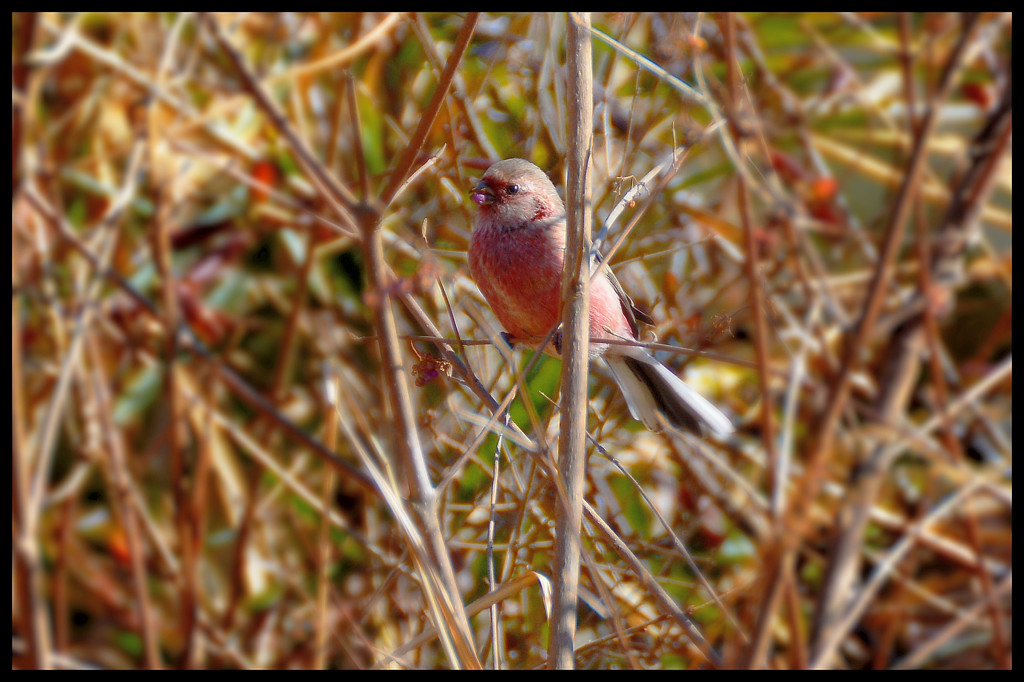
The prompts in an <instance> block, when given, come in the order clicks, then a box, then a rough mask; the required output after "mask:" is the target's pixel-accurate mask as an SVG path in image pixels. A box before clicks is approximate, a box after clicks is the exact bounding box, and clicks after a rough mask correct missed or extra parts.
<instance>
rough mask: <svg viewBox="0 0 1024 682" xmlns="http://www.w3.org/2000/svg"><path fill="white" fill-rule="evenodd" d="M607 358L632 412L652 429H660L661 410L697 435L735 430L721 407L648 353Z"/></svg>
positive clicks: (685, 429)
mask: <svg viewBox="0 0 1024 682" xmlns="http://www.w3.org/2000/svg"><path fill="white" fill-rule="evenodd" d="M605 357H606V359H607V360H608V367H609V368H610V369H611V371H612V376H613V377H614V378H615V383H617V384H618V385H619V388H620V389H621V390H622V395H623V396H624V397H625V398H626V404H627V405H628V406H629V412H630V414H632V415H633V417H634V418H635V419H638V420H640V421H642V422H643V423H644V425H645V426H646V427H647V428H649V429H651V430H652V431H660V430H661V422H660V421H659V420H658V413H659V412H660V413H661V414H662V415H663V416H664V417H665V420H666V421H667V422H668V423H669V424H672V425H673V426H675V427H677V428H680V429H682V430H684V431H690V432H692V433H695V434H698V435H700V434H701V433H702V431H703V429H704V428H707V429H709V430H711V431H713V432H714V433H717V434H718V435H721V436H725V435H728V434H730V433H732V432H733V430H734V429H733V425H732V422H731V421H729V418H728V417H726V416H725V415H724V414H722V412H721V410H719V409H718V408H717V407H715V406H714V405H712V404H711V403H710V402H708V400H707V399H705V398H704V396H702V395H701V394H700V393H697V391H695V390H693V389H692V388H690V387H689V386H687V385H686V384H685V383H683V380H682V379H680V378H679V377H677V376H676V375H675V374H673V372H672V370H670V369H669V368H668V367H666V366H665V365H663V364H661V363H660V362H658V361H657V360H656V359H655V358H654V356H652V355H650V354H649V353H647V352H643V353H642V354H641V353H636V354H631V355H617V356H610V357H609V356H605Z"/></svg>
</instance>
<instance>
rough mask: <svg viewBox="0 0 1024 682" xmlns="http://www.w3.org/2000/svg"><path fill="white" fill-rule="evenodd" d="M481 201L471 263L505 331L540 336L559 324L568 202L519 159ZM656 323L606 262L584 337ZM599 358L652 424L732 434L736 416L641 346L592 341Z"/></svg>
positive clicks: (499, 173) (488, 184) (635, 410)
mask: <svg viewBox="0 0 1024 682" xmlns="http://www.w3.org/2000/svg"><path fill="white" fill-rule="evenodd" d="M472 199H473V201H474V202H475V203H476V204H477V205H478V206H479V207H480V210H479V214H478V216H477V220H476V226H475V227H474V228H473V237H472V240H471V241H470V245H469V270H470V273H471V274H472V275H473V280H474V281H475V282H476V284H477V286H478V287H480V291H482V292H483V294H484V296H485V297H486V298H487V302H488V303H489V304H490V306H491V310H493V311H494V314H495V315H496V316H497V318H498V320H499V321H500V322H501V324H502V325H503V326H504V327H505V331H506V332H508V334H509V335H510V336H513V337H516V338H517V339H522V340H533V341H534V342H535V343H539V342H540V341H541V340H542V339H543V338H544V337H545V336H547V334H548V332H550V331H551V329H552V328H553V327H555V325H557V324H558V323H559V322H560V321H561V283H562V264H563V261H564V255H565V225H566V223H565V220H566V218H565V204H563V203H562V199H561V197H559V196H558V192H557V191H555V186H554V185H552V184H551V180H549V179H548V176H547V175H545V174H544V172H543V171H542V170H541V169H540V168H538V167H537V166H535V165H533V164H532V163H530V162H529V161H525V160H524V159H505V160H504V161H498V162H497V163H495V164H494V165H492V166H491V167H490V168H488V169H487V172H486V173H484V175H483V177H482V178H481V179H480V182H478V183H477V184H476V187H475V188H474V190H473V194H472ZM638 318H639V319H640V320H641V321H643V322H646V323H648V324H653V320H651V319H650V317H649V316H647V315H646V314H645V313H643V312H642V311H640V310H638V309H637V308H636V307H635V306H634V305H633V301H632V300H630V298H629V296H627V295H626V293H625V292H624V291H623V290H622V286H621V285H620V284H619V282H618V280H617V279H616V278H615V275H614V274H613V273H612V271H611V269H610V268H604V269H602V271H601V272H600V273H599V274H598V276H597V277H595V278H593V279H592V280H591V282H590V337H591V338H592V339H595V338H606V339H609V338H614V339H623V340H627V341H628V340H635V339H636V338H637V329H638V327H637V319H638ZM590 353H591V356H592V357H596V356H603V357H604V359H605V360H606V361H607V363H608V367H609V368H610V369H611V371H612V376H613V377H614V378H615V383H617V384H618V385H619V388H620V389H621V390H622V394H623V396H624V397H625V398H626V404H627V405H628V406H629V411H630V413H631V414H632V415H633V417H634V418H635V419H638V420H640V421H642V422H643V423H644V425H645V426H647V428H649V429H651V430H652V431H660V430H661V427H662V423H661V421H659V417H658V415H659V413H660V414H661V415H662V416H663V417H664V419H665V420H666V421H667V422H668V423H669V424H671V425H673V426H676V427H678V428H680V429H683V430H686V431H690V432H693V433H696V434H701V433H702V432H703V430H704V429H705V428H706V429H709V430H711V431H713V432H715V433H717V434H720V435H727V434H729V433H731V432H732V431H733V425H732V422H731V421H729V418H728V417H726V416H725V415H724V414H722V412H721V411H720V410H719V409H718V408H717V407H715V406H714V405H712V404H711V403H710V402H708V401H707V400H706V399H705V398H704V397H703V396H702V395H700V394H699V393H697V392H696V391H695V390H693V389H692V388H690V387H689V386H687V385H686V384H685V383H683V381H682V379H680V378H679V377H677V376H676V375H675V373H673V372H672V371H671V370H670V369H669V368H668V367H665V365H663V364H661V363H660V362H658V361H657V360H656V359H655V358H654V356H653V355H651V354H650V352H648V351H647V349H645V348H643V347H641V346H631V345H624V344H600V343H597V344H595V343H591V344H590Z"/></svg>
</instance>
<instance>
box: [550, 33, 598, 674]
mask: <svg viewBox="0 0 1024 682" xmlns="http://www.w3.org/2000/svg"><path fill="white" fill-rule="evenodd" d="M568 67H569V68H568V75H569V83H568V86H569V87H568V92H569V177H568V181H567V204H568V205H567V211H566V219H567V221H568V225H567V228H568V233H567V235H566V248H565V269H564V271H563V272H562V299H563V301H564V306H565V307H564V311H563V318H562V319H563V324H562V400H561V415H562V424H561V432H560V434H559V439H558V450H559V455H558V470H559V474H560V475H561V477H562V483H563V485H564V490H565V493H566V494H565V498H564V500H561V504H560V508H559V512H560V514H559V517H558V536H557V539H556V544H555V567H554V568H555V575H556V576H557V579H556V580H555V583H554V588H555V589H554V609H553V612H552V623H551V657H550V659H549V664H550V665H551V667H553V668H556V669H571V668H572V667H573V666H574V662H575V659H574V655H573V640H574V638H575V635H576V593H577V588H578V586H579V570H580V523H581V521H582V518H583V480H584V467H585V466H586V437H587V430H586V428H587V400H586V398H587V364H588V357H589V345H590V314H589V313H590V231H591V223H592V215H591V208H592V206H591V197H590V174H589V171H590V153H591V146H592V142H593V130H594V125H593V107H594V96H593V74H592V64H591V48H590V15H589V14H588V13H580V14H578V15H570V20H569V39H568Z"/></svg>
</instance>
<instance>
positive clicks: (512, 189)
mask: <svg viewBox="0 0 1024 682" xmlns="http://www.w3.org/2000/svg"><path fill="white" fill-rule="evenodd" d="M505 193H506V194H518V193H519V185H509V186H508V187H507V188H505Z"/></svg>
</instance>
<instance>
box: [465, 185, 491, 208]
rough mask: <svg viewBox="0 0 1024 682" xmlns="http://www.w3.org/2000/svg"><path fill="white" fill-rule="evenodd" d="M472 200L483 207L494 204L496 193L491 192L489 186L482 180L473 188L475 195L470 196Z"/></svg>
mask: <svg viewBox="0 0 1024 682" xmlns="http://www.w3.org/2000/svg"><path fill="white" fill-rule="evenodd" d="M470 198H471V199H472V200H473V201H474V202H476V204H477V205H478V206H483V205H484V204H493V203H494V192H493V191H492V190H491V188H490V187H488V186H487V183H486V182H484V181H483V180H481V181H480V182H478V183H476V186H475V187H474V188H473V193H472V194H471V195H470Z"/></svg>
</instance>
